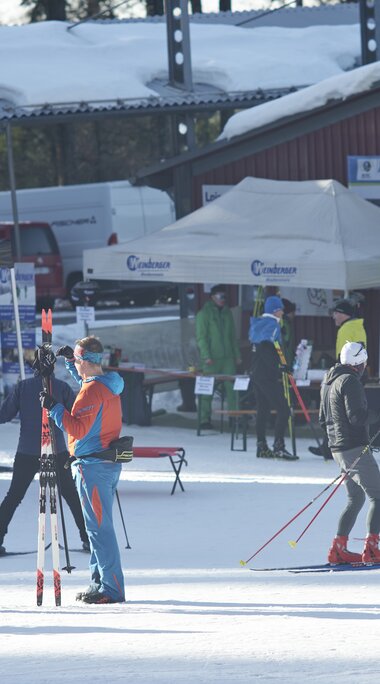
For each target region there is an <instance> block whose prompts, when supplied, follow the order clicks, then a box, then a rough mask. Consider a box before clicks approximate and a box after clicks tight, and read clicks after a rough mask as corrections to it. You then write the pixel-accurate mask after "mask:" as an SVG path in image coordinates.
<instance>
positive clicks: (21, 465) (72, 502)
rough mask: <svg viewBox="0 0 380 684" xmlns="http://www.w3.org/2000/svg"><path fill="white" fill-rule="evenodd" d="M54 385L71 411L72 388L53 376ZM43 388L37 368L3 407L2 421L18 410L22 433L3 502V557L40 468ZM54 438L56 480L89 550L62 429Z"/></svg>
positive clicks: (0, 518) (0, 533)
mask: <svg viewBox="0 0 380 684" xmlns="http://www.w3.org/2000/svg"><path fill="white" fill-rule="evenodd" d="M52 387H53V393H54V396H55V397H56V398H57V401H59V402H61V403H62V404H63V405H64V406H65V407H66V408H67V410H68V411H71V407H72V405H73V403H74V400H75V394H74V392H73V391H72V389H71V387H70V386H69V385H68V384H67V383H66V382H63V381H61V380H57V379H56V378H55V377H54V376H52ZM42 389H43V387H42V379H41V377H40V375H39V372H38V371H36V375H35V377H31V378H27V379H26V380H21V381H20V382H19V383H18V384H17V385H16V386H15V387H14V389H13V390H12V391H11V392H10V393H9V394H8V396H7V397H6V399H5V400H4V402H3V404H2V405H1V406H0V423H8V422H9V421H11V420H12V419H13V418H15V417H16V416H17V414H18V413H19V415H20V436H19V442H18V446H17V452H16V455H15V460H14V465H13V475H12V480H11V485H10V488H9V490H8V492H7V494H6V496H5V498H4V500H3V501H2V503H1V505H0V556H1V555H4V554H5V553H6V550H5V548H4V546H3V540H4V536H5V535H6V534H7V532H8V525H9V523H10V522H11V520H12V518H13V515H14V513H15V510H16V508H17V506H18V505H19V504H20V503H21V501H22V500H23V498H24V496H25V494H26V492H27V490H28V488H29V485H30V484H31V482H32V480H33V478H34V476H35V475H36V473H38V472H39V469H40V461H39V459H40V452H41V424H42V409H41V404H40V399H39V393H40V392H41V391H42ZM55 439H56V447H57V452H58V453H57V458H56V463H57V480H58V482H59V486H60V488H61V494H62V496H63V498H64V499H65V500H66V502H67V505H68V506H69V508H70V510H71V513H72V514H73V518H74V520H75V523H76V525H77V527H78V530H79V534H80V538H81V541H82V548H83V550H84V551H90V546H89V542H88V536H87V532H86V529H85V526H84V520H83V515H82V509H81V505H80V501H79V497H78V493H77V490H76V487H75V484H74V480H73V477H72V474H71V469H70V468H69V469H67V468H65V467H64V466H65V463H66V462H67V460H68V458H69V454H68V452H67V449H66V443H65V440H64V437H63V433H62V432H61V430H56V431H55Z"/></svg>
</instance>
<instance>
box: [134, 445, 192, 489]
mask: <svg viewBox="0 0 380 684" xmlns="http://www.w3.org/2000/svg"><path fill="white" fill-rule="evenodd" d="M133 458H168V459H169V461H170V463H171V466H172V468H173V470H174V473H175V480H174V484H173V487H172V491H171V492H170V493H171V494H174V492H175V489H176V486H177V484H179V486H180V487H181V489H182V491H183V492H184V491H185V489H184V487H183V484H182V482H181V478H180V474H181V468H182V466H183V465H185V466H187V461H186V459H185V449H184V448H183V447H155V446H134V447H133Z"/></svg>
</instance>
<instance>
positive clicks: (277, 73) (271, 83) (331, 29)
mask: <svg viewBox="0 0 380 684" xmlns="http://www.w3.org/2000/svg"><path fill="white" fill-rule="evenodd" d="M68 26H69V24H68V23H65V22H38V23H35V24H28V25H24V26H0V100H5V101H6V102H8V103H11V104H13V105H16V106H21V107H23V106H29V107H33V106H38V105H41V104H45V103H49V104H58V103H77V102H99V101H103V102H114V101H117V100H118V99H120V98H123V99H129V98H132V99H136V98H149V97H157V92H156V91H155V90H154V88H153V87H152V81H153V80H154V79H160V80H164V81H165V80H167V79H168V58H167V43H166V26H165V24H151V23H144V22H143V21H142V22H141V23H116V24H104V23H101V24H97V23H95V22H92V23H91V22H88V23H85V24H82V25H80V26H77V27H75V28H73V29H71V30H67V28H68ZM190 31H191V51H192V55H191V58H192V69H193V80H194V83H200V84H206V85H209V86H210V87H211V86H212V87H214V88H218V89H220V91H222V92H225V93H233V92H245V91H252V90H254V89H256V88H260V89H263V90H265V89H271V88H284V87H285V88H289V87H290V86H293V87H297V88H298V87H303V86H306V85H310V84H313V83H317V82H319V81H320V80H322V79H326V78H328V77H331V76H336V75H338V74H341V73H342V72H343V71H345V70H349V69H353V68H354V67H355V65H356V64H357V63H358V60H359V56H360V30H359V25H358V24H353V25H345V26H323V27H321V26H314V27H309V28H305V29H294V28H286V29H284V28H279V27H262V28H251V29H250V30H249V31H247V30H246V29H243V28H239V27H236V26H222V25H200V24H197V25H195V24H192V25H191V27H190ZM281 101H282V100H281Z"/></svg>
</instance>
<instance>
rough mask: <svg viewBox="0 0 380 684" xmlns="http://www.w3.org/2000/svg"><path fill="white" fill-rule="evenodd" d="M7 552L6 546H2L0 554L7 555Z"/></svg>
mask: <svg viewBox="0 0 380 684" xmlns="http://www.w3.org/2000/svg"><path fill="white" fill-rule="evenodd" d="M6 553H7V552H6V550H5V546H0V556H5V554H6Z"/></svg>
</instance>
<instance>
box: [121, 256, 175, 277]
mask: <svg viewBox="0 0 380 684" xmlns="http://www.w3.org/2000/svg"><path fill="white" fill-rule="evenodd" d="M170 266H171V263H170V261H153V260H152V259H151V258H150V257H149V259H148V260H147V261H143V260H142V259H140V258H139V257H138V256H135V255H134V254H130V255H129V257H127V268H128V269H129V270H130V271H137V272H138V273H141V275H143V274H144V275H152V276H154V277H157V276H160V275H162V273H163V271H167V270H168V269H169V268H170Z"/></svg>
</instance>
